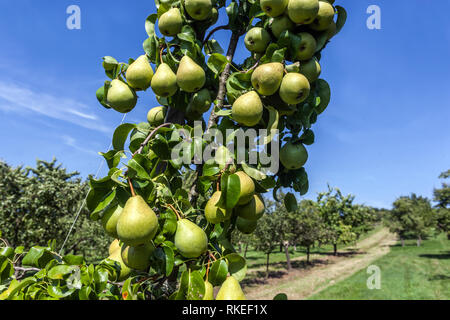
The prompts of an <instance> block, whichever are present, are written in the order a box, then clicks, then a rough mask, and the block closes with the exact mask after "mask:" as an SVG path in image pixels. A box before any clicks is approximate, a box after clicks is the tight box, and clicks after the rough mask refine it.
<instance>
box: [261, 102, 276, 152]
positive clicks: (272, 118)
mask: <svg viewBox="0 0 450 320" xmlns="http://www.w3.org/2000/svg"><path fill="white" fill-rule="evenodd" d="M266 109H267V110H269V122H268V124H267V132H269V135H268V136H266V137H264V144H265V145H266V144H269V143H270V142H271V141H272V140H273V138H274V137H275V135H276V134H277V132H278V122H279V120H280V115H279V113H278V111H277V110H276V109H275V108H274V107H271V106H267V107H266Z"/></svg>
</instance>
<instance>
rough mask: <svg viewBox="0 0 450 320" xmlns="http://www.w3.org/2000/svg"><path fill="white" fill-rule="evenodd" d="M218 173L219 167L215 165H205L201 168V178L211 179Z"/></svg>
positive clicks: (213, 163)
mask: <svg viewBox="0 0 450 320" xmlns="http://www.w3.org/2000/svg"><path fill="white" fill-rule="evenodd" d="M219 172H220V168H219V166H218V165H217V164H216V163H215V162H212V163H205V165H204V166H203V176H205V177H212V176H215V175H216V174H218V173H219Z"/></svg>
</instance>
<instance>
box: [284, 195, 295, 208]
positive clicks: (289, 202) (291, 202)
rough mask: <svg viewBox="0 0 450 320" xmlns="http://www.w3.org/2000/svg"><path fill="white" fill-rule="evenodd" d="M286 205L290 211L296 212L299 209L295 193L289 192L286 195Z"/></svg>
mask: <svg viewBox="0 0 450 320" xmlns="http://www.w3.org/2000/svg"><path fill="white" fill-rule="evenodd" d="M284 206H285V207H286V210H287V211H289V212H296V211H297V210H298V204H297V199H296V198H295V195H294V194H292V193H288V194H287V195H286V196H285V197H284Z"/></svg>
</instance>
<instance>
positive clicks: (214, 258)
mask: <svg viewBox="0 0 450 320" xmlns="http://www.w3.org/2000/svg"><path fill="white" fill-rule="evenodd" d="M208 254H209V256H210V257H211V258H213V260H214V261H217V258H216V257H214V255H213V254H212V253H211V251H208Z"/></svg>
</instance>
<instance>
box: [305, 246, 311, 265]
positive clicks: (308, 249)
mask: <svg viewBox="0 0 450 320" xmlns="http://www.w3.org/2000/svg"><path fill="white" fill-rule="evenodd" d="M309 255H310V248H309V246H307V247H306V263H307V264H309V263H310V262H309Z"/></svg>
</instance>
